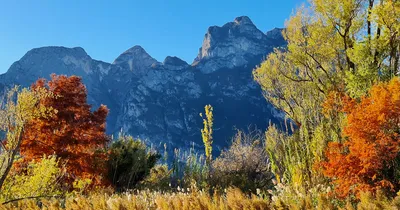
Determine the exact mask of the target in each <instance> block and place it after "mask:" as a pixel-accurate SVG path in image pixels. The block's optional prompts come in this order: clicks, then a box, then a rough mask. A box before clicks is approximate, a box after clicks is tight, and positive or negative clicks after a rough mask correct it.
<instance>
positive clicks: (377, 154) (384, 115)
mask: <svg viewBox="0 0 400 210" xmlns="http://www.w3.org/2000/svg"><path fill="white" fill-rule="evenodd" d="M342 107H343V111H344V112H345V113H346V124H345V125H344V127H343V137H344V142H343V143H337V142H332V143H330V144H329V145H328V148H327V150H326V158H327V161H326V162H323V163H322V164H321V165H322V166H323V172H324V174H325V175H326V176H327V177H330V178H331V179H332V181H333V183H334V184H335V185H336V187H335V191H336V193H337V195H338V196H339V197H342V198H344V197H346V196H348V195H349V194H354V195H356V196H357V197H359V196H360V193H361V192H367V191H368V192H372V193H374V192H376V191H377V190H383V191H386V192H388V193H390V192H397V191H398V190H399V189H400V156H399V152H400V136H399V133H400V80H399V79H398V78H395V79H393V80H392V81H390V82H389V83H379V84H377V85H375V86H373V87H372V88H371V90H370V92H369V94H368V96H366V97H363V98H361V99H360V100H359V101H356V100H353V99H350V98H349V97H345V98H344V100H342Z"/></svg>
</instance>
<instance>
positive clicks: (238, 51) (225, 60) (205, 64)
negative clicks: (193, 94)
mask: <svg viewBox="0 0 400 210" xmlns="http://www.w3.org/2000/svg"><path fill="white" fill-rule="evenodd" d="M272 45H273V43H271V41H270V39H268V37H267V36H266V35H265V34H264V33H263V32H262V31H260V30H259V29H258V28H257V27H256V26H255V25H254V24H253V22H252V21H251V20H250V18H249V17H247V16H241V17H237V18H235V19H234V21H233V22H229V23H226V24H225V25H223V26H222V27H219V26H212V27H209V28H208V30H207V33H206V34H205V36H204V40H203V44H202V46H201V48H200V49H199V54H198V56H197V57H196V58H195V60H194V62H193V64H192V65H193V66H196V67H198V68H199V69H200V71H202V72H203V73H211V72H214V71H215V70H217V69H221V68H234V67H238V66H243V65H246V64H247V63H248V62H249V61H250V60H251V59H254V58H255V57H262V56H263V55H265V53H266V52H267V51H269V50H271V46H272Z"/></svg>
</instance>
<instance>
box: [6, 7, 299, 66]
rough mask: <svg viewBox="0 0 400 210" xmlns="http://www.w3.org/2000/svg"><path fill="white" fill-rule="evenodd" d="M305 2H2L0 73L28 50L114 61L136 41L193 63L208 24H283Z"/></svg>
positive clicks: (153, 51)
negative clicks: (80, 52) (77, 52)
mask: <svg viewBox="0 0 400 210" xmlns="http://www.w3.org/2000/svg"><path fill="white" fill-rule="evenodd" d="M304 1H305V0H179V1H178V0H164V1H162V0H141V1H138V0H129V1H105V0H93V1H89V0H84V1H82V0H68V1H67V0H64V1H61V0H60V1H58V0H56V1H55V0H37V1H33V0H32V1H31V0H25V1H22V0H21V1H6V0H0V73H4V72H5V71H7V69H8V68H9V67H10V65H11V64H12V63H13V62H14V61H17V60H19V59H20V58H21V57H22V56H23V55H24V54H25V53H26V52H27V51H28V50H30V49H32V48H35V47H42V46H66V47H77V46H80V47H83V48H84V49H85V50H86V52H87V53H88V54H89V55H90V56H91V57H92V58H94V59H97V60H102V61H105V62H112V61H113V60H114V59H115V58H116V57H117V56H118V55H119V54H121V53H122V52H124V51H125V50H127V49H129V48H130V47H132V46H134V45H141V46H142V47H143V48H144V49H145V50H146V51H147V52H148V53H149V54H150V55H151V56H153V57H154V58H156V59H157V60H159V61H163V60H164V58H165V57H166V56H167V55H172V56H178V57H180V58H182V59H183V60H185V61H187V62H188V63H191V62H192V61H193V59H194V58H195V57H196V55H197V52H198V48H199V47H200V46H201V43H202V40H203V37H204V34H205V32H206V30H207V28H208V27H209V26H212V25H218V26H221V25H223V24H224V23H226V22H230V21H233V19H234V18H235V17H237V16H242V15H247V16H249V17H250V18H251V19H252V21H253V22H254V24H255V25H256V26H257V27H258V28H259V29H260V30H262V31H264V32H265V31H268V30H270V29H272V28H274V27H283V26H284V23H285V20H287V19H288V18H289V17H290V15H291V14H292V12H293V11H294V9H295V8H296V7H298V6H300V5H301V4H302V3H303V2H304Z"/></svg>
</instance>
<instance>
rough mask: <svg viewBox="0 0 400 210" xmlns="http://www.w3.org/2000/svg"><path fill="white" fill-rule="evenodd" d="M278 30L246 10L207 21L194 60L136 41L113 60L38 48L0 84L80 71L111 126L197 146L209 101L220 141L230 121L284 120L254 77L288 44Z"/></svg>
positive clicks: (242, 124) (230, 131)
mask: <svg viewBox="0 0 400 210" xmlns="http://www.w3.org/2000/svg"><path fill="white" fill-rule="evenodd" d="M281 32H282V29H274V30H272V31H270V32H267V33H263V32H262V31H260V30H259V29H257V27H256V26H255V25H254V24H253V22H252V21H251V20H250V19H249V18H248V17H246V16H242V17H238V18H236V19H235V20H234V21H233V22H229V23H226V24H225V25H223V26H222V27H219V26H212V27H209V28H208V30H207V32H206V34H205V36H204V40H203V44H202V46H201V47H200V49H199V53H198V56H197V57H196V58H195V59H194V61H193V63H192V64H191V65H189V64H188V63H186V62H185V61H183V60H181V59H180V58H178V57H174V56H167V57H166V58H165V60H164V61H163V62H159V61H157V60H156V59H154V58H153V57H151V56H150V55H149V54H148V53H147V52H146V51H145V50H144V49H143V48H142V47H141V46H134V47H132V48H130V49H128V50H126V51H125V52H123V53H122V54H121V55H120V56H118V57H117V58H116V59H115V61H114V62H113V63H112V64H110V63H106V62H102V61H98V60H95V59H92V58H91V57H90V56H89V55H88V54H87V53H86V52H85V50H84V49H82V48H80V47H76V48H66V47H42V48H36V49H33V50H30V51H29V52H27V53H26V54H25V55H24V56H23V57H22V58H21V59H20V60H19V61H16V62H15V63H14V64H12V66H11V67H10V68H9V70H8V71H7V72H6V73H5V74H2V75H0V88H2V89H3V90H4V88H5V87H10V86H12V85H14V84H18V85H21V86H29V85H30V84H31V83H33V82H34V81H36V80H37V79H38V78H41V77H44V78H49V75H50V74H52V73H55V74H64V75H78V76H81V77H82V79H83V82H84V83H85V85H86V87H87V89H88V102H89V103H90V104H93V107H94V108H96V107H98V106H99V105H100V104H105V105H107V106H108V108H109V109H110V114H109V117H108V119H107V132H108V133H110V134H116V133H118V132H119V131H121V130H122V131H123V132H125V133H128V134H131V135H132V136H134V137H140V138H143V139H148V140H149V141H150V142H152V143H153V144H154V145H161V144H164V143H167V144H168V145H169V148H173V147H189V146H192V143H193V145H194V146H196V147H197V146H198V147H201V146H202V140H201V135H200V129H201V128H202V119H201V117H200V116H199V113H201V112H204V106H205V105H206V104H211V105H212V106H213V107H214V117H215V118H214V142H215V143H214V145H216V147H217V148H221V147H224V146H226V145H227V144H228V143H229V141H230V139H231V137H232V136H233V135H234V133H235V129H246V128H248V126H249V125H252V126H254V127H257V128H259V129H265V128H266V127H267V126H268V124H269V122H273V123H281V122H282V121H283V116H284V115H283V114H282V113H280V112H279V111H277V110H275V109H274V108H273V107H272V105H271V104H269V103H268V102H267V101H266V100H265V99H264V97H263V95H262V91H261V89H260V87H259V86H258V85H257V84H256V83H255V82H254V81H253V78H252V70H253V69H254V68H255V66H256V65H258V64H260V63H261V62H262V60H263V58H265V56H266V55H267V54H268V53H270V52H271V51H272V50H273V49H274V48H275V47H281V46H284V45H285V41H284V39H283V37H282V33H281ZM217 150H218V149H217Z"/></svg>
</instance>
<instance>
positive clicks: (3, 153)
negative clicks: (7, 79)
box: [0, 87, 54, 189]
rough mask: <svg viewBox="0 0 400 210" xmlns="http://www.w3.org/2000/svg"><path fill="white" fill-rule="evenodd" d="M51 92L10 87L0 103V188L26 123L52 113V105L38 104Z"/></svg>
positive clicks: (41, 89)
mask: <svg viewBox="0 0 400 210" xmlns="http://www.w3.org/2000/svg"><path fill="white" fill-rule="evenodd" d="M51 98H53V94H52V93H51V92H48V91H47V90H46V89H43V88H38V89H36V90H35V91H31V90H29V89H26V88H24V89H22V90H21V91H19V88H18V87H14V88H13V89H11V90H10V91H9V92H8V93H7V95H6V96H5V98H4V99H3V100H2V102H1V104H0V131H1V132H4V133H5V139H3V140H2V141H1V142H0V143H1V149H0V189H1V188H2V186H3V184H4V182H5V180H6V178H7V176H8V174H9V172H10V171H11V169H12V166H13V163H14V160H15V158H16V156H17V154H18V153H19V151H20V146H21V142H22V137H23V135H22V134H23V132H24V131H25V130H26V127H27V123H28V122H30V121H32V120H34V119H37V118H40V117H41V118H44V119H46V118H49V117H51V116H52V115H53V114H54V109H53V108H52V107H46V106H43V105H42V104H40V103H39V102H40V101H41V100H45V99H51Z"/></svg>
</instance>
